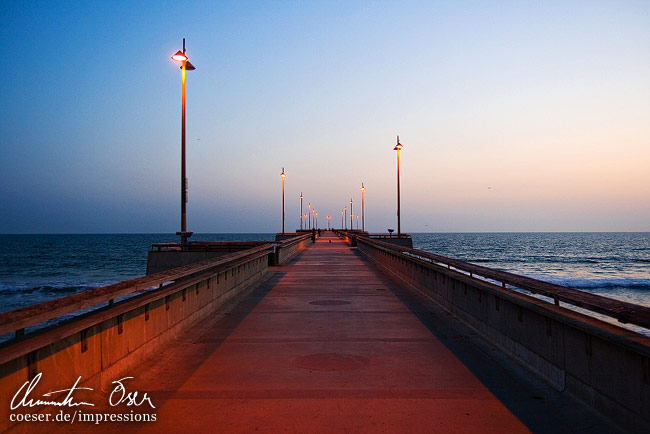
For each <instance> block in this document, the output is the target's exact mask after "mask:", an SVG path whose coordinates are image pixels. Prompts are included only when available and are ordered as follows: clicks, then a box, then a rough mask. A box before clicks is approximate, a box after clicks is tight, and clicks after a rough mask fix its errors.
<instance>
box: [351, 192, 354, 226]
mask: <svg viewBox="0 0 650 434" xmlns="http://www.w3.org/2000/svg"><path fill="white" fill-rule="evenodd" d="M352 216H353V214H352V198H350V230H353V229H354V225H353V224H352Z"/></svg>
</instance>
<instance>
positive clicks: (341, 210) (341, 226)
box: [341, 210, 343, 229]
mask: <svg viewBox="0 0 650 434" xmlns="http://www.w3.org/2000/svg"><path fill="white" fill-rule="evenodd" d="M341 229H343V210H341Z"/></svg>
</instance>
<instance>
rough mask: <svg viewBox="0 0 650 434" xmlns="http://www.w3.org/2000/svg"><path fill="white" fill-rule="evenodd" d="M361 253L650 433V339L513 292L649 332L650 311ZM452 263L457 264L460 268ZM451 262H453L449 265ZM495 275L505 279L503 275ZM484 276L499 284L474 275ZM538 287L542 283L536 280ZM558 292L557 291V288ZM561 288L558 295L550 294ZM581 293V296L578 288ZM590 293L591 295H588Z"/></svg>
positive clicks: (591, 401)
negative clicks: (592, 312)
mask: <svg viewBox="0 0 650 434" xmlns="http://www.w3.org/2000/svg"><path fill="white" fill-rule="evenodd" d="M357 243H358V249H359V251H361V252H362V253H363V254H365V255H367V256H368V257H369V258H370V259H372V260H373V261H375V262H376V263H377V264H378V265H379V266H381V267H382V268H384V269H385V270H386V271H387V272H389V273H390V274H392V275H394V276H395V277H396V278H398V279H400V280H402V281H404V282H405V283H407V284H409V285H410V286H411V287H414V288H415V289H417V290H418V291H420V292H422V293H423V294H424V295H425V296H427V297H428V298H430V299H431V300H433V301H435V302H436V303H438V304H439V305H441V306H442V307H443V308H445V309H446V310H447V311H449V312H451V313H452V314H454V315H455V316H456V317H457V318H459V319H460V320H462V321H463V322H465V323H466V324H468V325H469V326H470V327H472V328H473V329H474V330H476V331H477V332H478V333H480V334H481V335H482V336H483V337H485V338H486V339H488V340H489V341H491V342H492V343H493V344H495V345H496V346H498V347H499V348H500V349H501V350H503V351H504V352H506V353H507V354H509V355H510V356H512V357H513V358H514V359H515V360H517V361H519V362H520V363H521V364H523V365H524V366H525V367H527V368H528V369H530V370H531V371H533V372H535V373H536V374H537V375H539V376H540V377H542V378H544V379H545V380H546V381H547V382H549V383H550V384H551V385H553V386H554V387H555V388H556V389H557V390H559V391H563V392H566V393H570V394H572V395H574V396H576V397H577V398H579V399H581V400H582V401H584V402H585V403H587V404H588V405H590V406H591V407H592V408H594V409H595V410H596V411H597V412H599V413H601V414H603V415H605V416H607V417H609V418H610V419H612V420H613V421H614V422H615V423H617V424H619V425H621V426H622V427H623V428H625V429H627V430H630V431H632V432H650V338H649V337H647V336H644V335H642V334H639V333H636V332H634V331H631V330H627V329H624V328H621V327H618V326H615V325H613V324H609V323H607V322H604V321H601V320H598V319H596V318H593V317H590V316H587V315H584V314H581V313H578V312H576V311H573V310H570V309H567V308H564V307H562V306H560V305H559V302H558V303H554V302H553V300H551V302H550V303H549V302H546V301H543V300H540V299H538V298H535V297H532V296H529V295H525V294H522V293H520V292H517V291H513V290H510V289H507V287H508V285H510V286H517V287H521V286H522V285H524V286H526V285H528V286H529V287H530V288H531V289H532V290H534V291H533V292H537V293H540V292H542V291H547V293H546V294H545V295H546V296H549V297H551V299H557V300H558V301H559V300H561V301H562V302H572V301H573V303H575V304H579V303H582V304H583V305H590V306H591V307H592V308H594V310H597V311H598V312H601V313H602V312H603V310H609V312H608V313H609V315H611V316H613V317H617V316H618V317H619V318H622V319H623V320H624V321H626V322H634V323H637V324H640V325H644V326H645V327H648V325H647V321H648V320H649V319H650V315H649V314H648V312H650V310H648V308H644V307H642V306H635V305H631V306H635V307H634V308H632V307H630V305H629V303H622V302H616V301H614V300H609V299H606V300H608V302H607V303H605V304H608V305H609V309H608V308H606V307H605V305H604V304H603V301H602V300H598V299H597V298H604V297H598V296H594V297H591V296H592V295H593V294H588V296H587V297H583V296H582V295H580V294H574V293H572V292H573V291H575V290H571V289H570V288H565V287H558V286H557V285H551V284H549V283H546V282H540V281H535V279H529V278H525V277H523V276H516V275H514V274H511V273H503V272H498V271H496V270H491V271H492V272H493V274H492V275H489V274H490V273H489V272H488V270H490V269H487V268H485V267H478V266H475V265H473V264H467V263H463V262H461V261H455V260H449V258H443V257H440V256H437V257H436V258H435V259H432V258H430V257H429V256H436V255H431V254H428V253H426V252H422V251H419V250H414V249H403V248H399V247H396V246H394V245H390V244H388V243H383V242H379V241H374V240H370V239H368V238H364V237H359V238H358V239H357ZM450 261H453V267H454V269H452V264H451V262H450ZM444 262H446V264H444ZM494 273H497V274H499V275H498V276H497V275H495V274H494ZM474 274H477V275H478V274H480V275H485V274H488V276H486V277H488V278H490V279H494V280H498V281H499V282H501V284H500V285H497V284H494V283H491V282H489V281H486V280H482V279H478V278H476V277H474ZM536 282H537V283H536ZM554 287H555V288H554ZM551 289H554V290H557V291H556V294H555V297H554V296H553V294H551V293H550V292H548V291H549V290H551ZM575 292H579V291H575ZM582 294H583V295H584V294H585V293H582Z"/></svg>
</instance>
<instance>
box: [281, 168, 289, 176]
mask: <svg viewBox="0 0 650 434" xmlns="http://www.w3.org/2000/svg"><path fill="white" fill-rule="evenodd" d="M280 176H281V177H283V178H285V177H286V176H287V174H286V173H284V167H283V168H282V173H281V174H280Z"/></svg>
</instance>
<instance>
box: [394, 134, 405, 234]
mask: <svg viewBox="0 0 650 434" xmlns="http://www.w3.org/2000/svg"><path fill="white" fill-rule="evenodd" d="M402 148H403V146H402V144H401V143H400V142H399V136H397V145H395V148H393V150H394V151H397V236H400V235H401V234H402V226H401V220H400V198H399V151H400V150H401V149H402Z"/></svg>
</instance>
